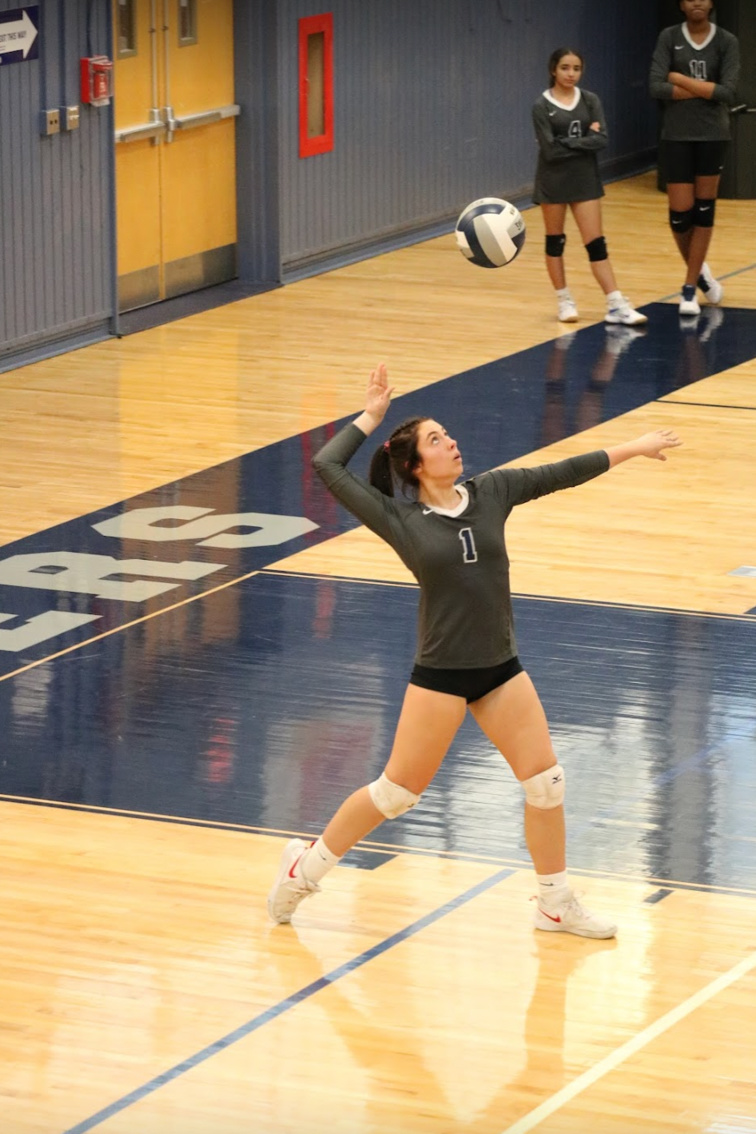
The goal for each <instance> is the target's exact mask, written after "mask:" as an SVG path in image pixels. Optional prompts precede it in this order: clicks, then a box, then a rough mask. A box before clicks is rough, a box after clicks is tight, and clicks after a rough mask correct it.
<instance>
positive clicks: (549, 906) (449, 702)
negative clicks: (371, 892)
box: [268, 365, 680, 937]
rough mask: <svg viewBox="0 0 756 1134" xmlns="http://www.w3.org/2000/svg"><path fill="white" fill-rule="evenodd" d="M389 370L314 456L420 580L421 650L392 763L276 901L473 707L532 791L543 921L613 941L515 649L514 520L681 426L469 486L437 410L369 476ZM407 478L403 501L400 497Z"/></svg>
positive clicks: (419, 776)
mask: <svg viewBox="0 0 756 1134" xmlns="http://www.w3.org/2000/svg"><path fill="white" fill-rule="evenodd" d="M391 394H392V389H391V388H390V387H389V385H388V376H387V373H386V367H385V366H383V365H381V366H379V367H378V368H377V369H376V370H374V371H372V373H371V375H370V380H369V383H368V390H367V399H366V403H365V410H364V412H363V413H361V414H360V415H359V417H357V418H356V420H355V421H354V422H353V423H351V424H350V425H347V426H346V427H345V428H344V429H342V430H341V432H340V433H338V434H337V435H336V437H334V438H333V439H332V440H331V441H329V442H328V444H327V445H326V446H325V447H324V448H323V449H321V451H320V452H319V453H317V454H316V456H315V457H314V459H313V465H314V466H315V469H316V470H317V472H318V473H319V475H320V476H321V477H322V479H323V480H324V481H325V483H326V485H327V486H328V488H329V489H330V491H331V492H332V493H333V494H334V495H335V496H336V498H337V499H338V500H339V501H340V502H341V503H342V504H343V505H344V506H345V507H346V508H348V510H349V511H350V512H352V514H353V515H355V516H356V517H357V518H358V519H359V520H361V521H362V522H363V523H365V524H366V525H367V526H368V527H369V528H370V529H371V530H372V531H374V532H375V533H376V534H377V535H379V536H380V537H381V538H382V539H384V540H386V542H387V543H389V544H390V545H391V547H393V548H394V550H395V551H396V552H397V554H398V555H399V556H400V557H401V559H402V561H403V562H404V563H405V564H406V565H407V567H408V568H409V569H410V571H411V572H412V573H413V575H414V576H415V578H416V579H417V581H418V584H419V586H420V611H419V624H418V646H417V652H416V655H415V666H414V668H413V670H412V673H411V675H410V679H409V684H408V686H407V690H406V693H405V697H404V704H403V707H402V711H401V714H400V717H399V723H398V725H397V729H396V733H395V736H394V743H393V746H392V749H391V753H390V756H389V759H388V763H387V764H386V766H385V769H384V771H383V772H382V773H381V775H380V776H379V777H378V779H376V780H375V781H374V782H373V783H371V784H368V785H367V786H365V787H363V788H360V789H359V790H358V791H356V792H354V794H353V795H351V796H350V797H349V798H348V799H347V800H346V801H345V802H344V803H343V804H342V805H341V807H340V808H339V810H338V811H337V812H336V814H335V816H334V817H333V819H332V820H331V822H330V823H329V824H328V826H327V828H326V830H325V832H324V833H323V835H322V837H321V838H319V839H317V840H316V841H315V842H314V843H313V844H312V845H311V846H307V845H306V844H305V843H304V842H302V841H301V840H300V839H293V840H291V842H289V843H288V844H287V846H286V847H285V849H284V852H283V856H282V859H281V864H280V868H279V872H278V876H277V878H276V880H275V883H274V885H273V888H272V890H271V893H270V896H269V898H268V909H269V912H270V915H271V917H272V918H273V920H274V921H277V922H288V921H290V920H291V917H292V914H293V913H294V911H295V909H296V908H297V906H298V905H299V903H300V902H301V901H302V900H303V899H304V898H306V897H308V896H309V895H310V894H312V893H315V892H316V891H317V890H318V889H319V888H320V887H319V883H320V880H321V879H322V878H323V876H324V875H325V874H326V873H327V871H328V870H330V869H331V868H332V867H333V866H335V865H336V864H337V863H338V862H339V860H340V859H341V857H342V856H343V855H344V854H346V852H347V851H348V850H350V849H351V847H353V846H354V845H355V843H357V842H358V841H359V840H360V839H362V838H364V837H365V836H366V835H368V834H369V833H370V831H372V830H373V829H374V828H375V827H377V826H378V825H379V824H380V823H382V822H383V821H384V819H393V818H396V817H397V816H398V815H402V814H403V813H404V812H406V811H408V810H409V809H410V808H412V807H414V806H415V805H416V804H417V803H418V801H419V799H420V795H421V794H422V792H423V791H424V790H425V788H427V786H428V785H429V784H430V782H431V780H432V779H433V777H434V775H435V773H436V772H437V770H438V768H439V767H440V765H441V762H442V760H443V759H444V756H445V755H446V752H447V750H448V748H449V746H450V745H451V743H452V741H453V739H454V736H455V735H456V733H457V730H458V729H459V727H460V725H461V723H462V721H463V719H464V717H465V712H466V710H467V708H469V709H470V712H471V714H472V716H473V717H474V719H475V720H476V721H477V723H478V725H479V726H480V727H481V729H482V730H483V732H484V733H485V734H486V736H487V737H488V738H489V739H490V740H491V741H492V743H493V744H494V745H495V746H496V747H497V748H498V749H499V751H500V752H501V753H502V755H504V756H505V758H506V759H507V761H508V762H509V764H510V766H511V768H512V771H513V772H514V774H515V776H516V777H517V779H518V780H519V781H520V784H521V786H522V788H523V791H524V795H525V836H526V841H527V844H528V849H529V851H530V854H531V857H532V859H533V863H534V866H535V869H536V874H537V877H538V888H539V894H538V908H537V911H536V927H537V928H539V929H543V930H547V931H552V932H553V931H564V932H568V933H576V934H579V935H580V936H584V937H612V936H614V934H615V932H616V926H615V925H614V923H613V922H612V921H611V920H609V919H608V918H605V917H601V916H599V915H597V914H594V913H591V912H590V911H589V910H586V909H585V908H584V907H583V906H582V905H580V903H579V902H578V901H577V899H576V897H575V895H574V894H573V892H572V890H571V888H570V885H569V883H568V880H567V873H566V861H565V827H564V809H563V798H564V769H563V768H562V767H561V766H560V765H559V764H558V763H557V758H556V756H555V755H554V751H553V748H552V746H551V740H550V737H549V729H548V725H547V723H546V717H545V714H544V711H543V708H542V706H541V702H540V700H539V698H538V694H537V693H536V691H535V688H534V686H533V683H532V681H531V680H530V678H529V676H528V674H527V673H526V672H525V670H524V669H523V667H522V665H521V664H520V662H519V660H518V657H517V647H516V644H515V636H514V628H513V621H512V602H511V597H510V590H509V559H508V556H507V551H506V545H505V541H504V524H505V522H506V519H507V517H508V516H509V514H510V512H511V511H512V509H513V508H514V507H516V506H517V505H519V504H525V503H526V502H527V501H529V500H534V499H536V498H537V497H539V496H544V495H545V494H547V493H550V492H556V491H558V490H560V489H566V488H572V487H574V486H576V485H579V484H583V483H584V482H585V481H588V480H591V479H592V478H593V477H596V476H599V475H600V474H601V473H603V472H606V470H607V469H609V468H611V467H612V466H613V465H615V464H618V463H619V462H620V461H625V460H629V459H630V458H632V457H636V456H646V457H653V458H656V459H658V460H665V459H666V458H665V456H664V453H663V450H665V449H667V448H672V447H675V446H677V445H679V444H680V442H679V440H678V439H677V437H676V436H675V435H674V433H672V431H671V430H658V431H657V432H655V433H647V434H645V435H644V436H643V437H640V438H638V439H637V440H636V441H632V442H629V443H628V444H625V445H619V446H617V447H616V448H612V449H608V450H598V451H596V452H593V453H586V454H584V455H582V456H579V457H571V458H569V459H568V460H564V461H558V462H556V463H555V464H549V465H541V466H539V467H536V468H519V469H494V470H493V471H491V472H486V473H483V474H482V475H480V476H476V477H472V478H471V479H469V480H466V481H461V482H460V478H461V476H462V473H463V464H462V455H461V453H460V451H459V449H458V447H457V443H456V441H454V440H453V438H451V437H450V436H449V434H448V433H447V431H446V430H445V429H444V427H443V426H442V425H441V424H439V422H437V421H435V420H434V419H433V418H425V417H415V418H410V419H409V420H408V421H405V422H403V423H402V424H401V425H399V426H397V428H396V429H394V431H393V432H392V433H391V436H390V437H389V438H388V440H387V441H385V442H383V444H381V445H380V447H379V448H378V449H377V450H376V452H375V454H374V456H373V459H372V462H371V466H370V479H369V481H366V480H364V479H362V478H361V477H359V476H356V475H355V474H354V473H352V472H350V471H349V469H348V468H347V464H348V462H349V460H350V459H351V457H352V456H354V454H355V452H356V451H357V449H358V448H359V447H360V445H361V444H362V443H363V442H364V441H365V439H366V437H367V436H368V435H369V434H371V433H372V432H373V431H374V430H375V429H377V428H378V426H379V425H380V424H381V422H382V421H383V418H384V416H385V414H386V411H387V409H388V406H389V403H390V399H391ZM395 485H399V486H401V489H402V496H401V497H396V496H395V495H394V488H395Z"/></svg>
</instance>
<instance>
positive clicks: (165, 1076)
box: [63, 869, 517, 1134]
mask: <svg viewBox="0 0 756 1134" xmlns="http://www.w3.org/2000/svg"><path fill="white" fill-rule="evenodd" d="M516 873H517V871H516V870H515V869H507V870H499V871H497V872H496V874H493V875H491V877H490V878H486V879H485V880H484V881H483V882H479V883H478V884H477V886H473V887H472V888H471V889H469V890H465V892H464V893H462V894H458V895H457V897H456V898H452V899H451V901H448V902H446V904H445V905H443V906H439V908H438V909H436V910H432V911H431V913H429V914H426V915H425V917H421V918H420V919H419V920H418V921H415V922H413V923H412V925H408V926H407V928H406V929H400V930H399V932H398V933H394V934H392V936H391V937H387V938H386V940H385V941H380V942H379V943H378V944H377V945H373V946H372V947H371V948H370V949H366V950H365V952H364V953H360V954H359V955H358V956H356V957H353V958H352V959H351V960H350V961H346V962H345V963H344V964H343V965H339V967H338V968H336V969H333V970H332V972H330V973H325V975H324V976H322V977H319V978H318V979H317V980H315V981H313V982H312V984H308V985H306V986H305V987H304V988H300V989H299V991H298V992H295V993H293V994H292V995H291V996H287V997H286V999H285V1000H280V1001H279V1002H278V1004H274V1005H273V1006H272V1007H271V1008H267V1009H266V1010H265V1011H264V1012H261V1013H260V1015H259V1016H254V1017H253V1018H252V1019H251V1020H248V1021H247V1023H246V1024H242V1025H241V1027H239V1028H235V1029H234V1031H232V1032H229V1033H228V1034H227V1035H225V1036H223V1037H222V1038H221V1039H219V1040H216V1041H215V1043H211V1044H209V1045H208V1046H207V1047H203V1048H202V1050H201V1051H198V1052H196V1053H195V1054H194V1055H190V1056H189V1058H188V1059H185V1060H183V1062H181V1063H177V1064H176V1066H175V1067H171V1068H169V1070H168V1071H164V1072H163V1073H162V1074H161V1075H156V1076H155V1078H154V1079H150V1080H149V1082H147V1083H144V1084H143V1085H142V1086H141V1087H137V1088H136V1090H134V1091H131V1092H130V1093H129V1094H128V1095H124V1096H123V1097H122V1098H120V1099H116V1101H115V1102H113V1103H111V1104H110V1105H109V1106H106V1107H103V1109H102V1110H98V1111H97V1113H96V1114H93V1115H91V1116H90V1117H89V1118H85V1119H84V1120H83V1121H82V1122H79V1123H77V1124H76V1126H71V1127H70V1128H69V1129H68V1130H65V1131H64V1132H63V1134H85V1132H86V1131H87V1130H92V1129H94V1127H95V1126H99V1125H100V1123H102V1122H106V1121H107V1119H109V1118H112V1117H113V1116H114V1115H116V1114H119V1113H120V1112H121V1111H122V1110H126V1108H127V1107H130V1106H133V1104H134V1103H137V1102H140V1101H141V1100H142V1099H144V1098H146V1097H147V1096H148V1095H151V1094H153V1092H154V1091H157V1090H158V1089H159V1088H160V1087H164V1086H166V1084H168V1083H171V1082H173V1080H174V1079H178V1078H179V1077H180V1076H181V1075H185V1074H186V1072H187V1071H192V1070H193V1069H194V1068H195V1067H199V1065H200V1064H201V1063H204V1062H206V1060H208V1059H211V1058H212V1057H213V1056H214V1055H218V1054H219V1053H220V1052H221V1051H225V1049H226V1048H227V1047H231V1046H232V1044H235V1043H238V1042H239V1040H241V1039H244V1038H245V1036H248V1035H251V1033H252V1032H256V1031H257V1030H258V1029H259V1028H261V1027H263V1025H264V1024H269V1023H270V1022H271V1020H275V1019H277V1018H278V1017H279V1016H282V1015H283V1014H284V1012H288V1011H289V1009H290V1008H295V1007H296V1006H297V1005H298V1004H302V1003H303V1001H305V1000H308V999H309V998H310V997H311V996H314V995H315V994H316V993H317V992H320V991H322V989H324V988H328V986H329V985H331V984H335V982H336V981H337V980H341V978H342V977H345V976H348V975H349V973H353V972H354V971H355V970H356V969H359V968H361V967H362V966H363V965H366V964H367V963H368V961H372V960H374V959H375V958H376V957H379V956H380V955H381V954H382V953H385V952H387V951H388V950H389V949H393V947H394V946H395V945H399V944H401V942H402V941H406V940H408V938H410V937H413V936H414V935H415V934H417V933H420V932H421V930H423V929H427V928H428V926H429V925H433V923H434V922H436V921H439V920H440V919H441V918H442V917H445V916H446V915H447V914H449V913H453V911H454V910H457V909H459V908H460V906H463V905H465V904H466V903H467V902H470V901H472V900H473V898H477V897H479V896H480V895H481V894H484V893H485V892H486V890H490V889H492V887H494V886H497V885H498V884H499V882H502V881H503V880H504V879H505V878H509V877H511V875H513V874H516Z"/></svg>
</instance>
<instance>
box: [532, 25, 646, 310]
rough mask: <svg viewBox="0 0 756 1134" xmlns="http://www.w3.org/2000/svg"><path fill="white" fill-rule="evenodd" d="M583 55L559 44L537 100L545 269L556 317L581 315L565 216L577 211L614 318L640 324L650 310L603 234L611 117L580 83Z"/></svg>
mask: <svg viewBox="0 0 756 1134" xmlns="http://www.w3.org/2000/svg"><path fill="white" fill-rule="evenodd" d="M582 74H583V57H582V55H580V53H579V52H577V51H573V50H572V48H570V47H558V48H557V49H556V51H553V52H552V54H551V58H550V59H549V86H548V88H547V89H546V90H545V91H544V92H543V94H542V95H541V96H540V98H539V99H538V100H537V101H536V103H535V105H534V106H533V126H534V128H535V133H536V139H537V141H538V165H537V166H536V175H535V183H534V186H533V201H534V202H535V203H536V204H537V205H540V206H541V211H542V213H543V226H544V229H545V230H546V247H545V251H546V270H547V272H548V274H549V279H550V280H551V283H552V285H553V287H554V290H555V292H556V297H557V319H559V321H560V322H562V323H576V322H577V319H578V310H577V305H576V303H575V300H574V299H573V297H572V292H571V291H570V289H569V288H568V286H567V275H566V272H565V268H564V246H565V243H566V241H567V237H566V235H565V231H564V222H565V218H566V216H567V209H568V207H569V209H570V210H571V212H572V215H573V217H574V219H575V223H576V224H577V226H578V230H579V232H580V236H581V239H582V241H583V244H584V245H585V250H586V252H587V254H588V260H589V262H590V265H591V271H592V272H593V275H594V278H595V279H596V282H597V283H598V285H599V286H600V288H601V290H602V291H603V292H604V295H605V296H606V315H605V316H604V320H605V321H606V322H607V323H622V324H624V325H625V326H626V327H639V326H642V325H643V324H644V323H646V322H647V321H648V320H647V317H646V316H645V315H643V314H642V313H641V312H640V311H636V310H635V309H634V308H633V307H632V306H631V305H630V303H629V302H628V300H627V299H626V298H625V296H624V295H623V294H622V292H621V291H620V290H619V289H618V287H617V281H616V279H615V276H614V268H613V267H612V264H611V261H610V259H609V251H608V249H607V246H606V239H605V237H604V230H603V222H602V219H601V198H602V197H603V196H604V187H603V185H602V184H601V176H600V173H599V166H598V154H599V152H600V151H601V150H603V149H604V147H605V146H606V144H607V133H606V121H605V119H604V111H603V109H602V107H601V102H600V101H599V98H598V95H595V94H593V93H592V92H591V91H585V90H581V88H580V87H579V86H578V82H579V80H580V79H581V77H582Z"/></svg>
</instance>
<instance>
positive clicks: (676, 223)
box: [669, 209, 695, 236]
mask: <svg viewBox="0 0 756 1134" xmlns="http://www.w3.org/2000/svg"><path fill="white" fill-rule="evenodd" d="M694 215H695V209H685V211H684V212H681V213H679V212H675V210H674V209H670V210H669V227H670V228H671V229H672V231H673V232H676V233H677V234H678V235H680V236H682V234H683V233H684V232H688V231H689V230H690V229H691V228H692V227H693V223H694V222H693V217H694Z"/></svg>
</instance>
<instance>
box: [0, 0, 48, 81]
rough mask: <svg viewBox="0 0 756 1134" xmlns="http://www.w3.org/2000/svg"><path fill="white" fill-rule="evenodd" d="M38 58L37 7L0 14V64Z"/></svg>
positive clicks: (36, 5) (15, 9) (13, 9)
mask: <svg viewBox="0 0 756 1134" xmlns="http://www.w3.org/2000/svg"><path fill="white" fill-rule="evenodd" d="M38 57H39V5H38V4H35V5H34V7H33V8H11V9H10V11H8V12H0V64H2V65H3V66H5V64H6V63H23V61H24V60H25V59H37V58H38Z"/></svg>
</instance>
